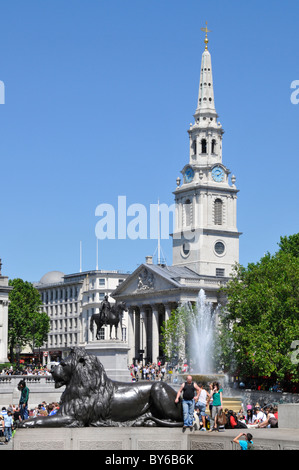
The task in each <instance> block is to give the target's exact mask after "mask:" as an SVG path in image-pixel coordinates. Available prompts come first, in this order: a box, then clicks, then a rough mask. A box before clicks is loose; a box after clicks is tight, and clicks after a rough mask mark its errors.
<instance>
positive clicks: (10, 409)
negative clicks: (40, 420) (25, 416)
mask: <svg viewBox="0 0 299 470" xmlns="http://www.w3.org/2000/svg"><path fill="white" fill-rule="evenodd" d="M58 410H59V403H56V402H52V403H46V402H45V401H43V402H42V403H41V404H39V405H38V406H36V407H35V408H31V409H29V418H31V417H32V418H33V417H36V416H52V415H54V414H55V413H57V411H58ZM21 422H22V413H21V408H20V406H19V405H8V406H7V407H5V406H4V407H2V409H1V410H0V444H4V443H7V442H9V441H10V439H11V438H12V436H13V434H14V431H15V430H16V428H17V427H18V426H19V423H21Z"/></svg>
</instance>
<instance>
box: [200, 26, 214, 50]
mask: <svg viewBox="0 0 299 470" xmlns="http://www.w3.org/2000/svg"><path fill="white" fill-rule="evenodd" d="M201 30H202V31H203V32H204V33H206V37H205V45H206V47H205V51H207V50H208V42H209V40H208V33H211V32H212V31H210V30H209V29H208V22H207V21H206V27H205V28H201Z"/></svg>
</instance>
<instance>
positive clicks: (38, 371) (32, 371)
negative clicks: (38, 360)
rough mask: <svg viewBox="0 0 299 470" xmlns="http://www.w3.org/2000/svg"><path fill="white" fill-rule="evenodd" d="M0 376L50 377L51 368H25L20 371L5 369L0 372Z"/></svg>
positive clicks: (11, 368)
mask: <svg viewBox="0 0 299 470" xmlns="http://www.w3.org/2000/svg"><path fill="white" fill-rule="evenodd" d="M0 375H46V376H48V375H51V367H46V366H45V367H35V366H27V367H25V368H22V369H18V368H13V367H12V366H11V367H5V368H3V369H2V370H1V372H0Z"/></svg>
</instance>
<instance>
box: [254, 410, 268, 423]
mask: <svg viewBox="0 0 299 470" xmlns="http://www.w3.org/2000/svg"><path fill="white" fill-rule="evenodd" d="M266 419H267V417H266V415H265V413H264V412H263V411H262V410H261V409H260V407H259V406H256V407H255V408H254V414H253V423H254V424H260V423H263V422H264V421H266Z"/></svg>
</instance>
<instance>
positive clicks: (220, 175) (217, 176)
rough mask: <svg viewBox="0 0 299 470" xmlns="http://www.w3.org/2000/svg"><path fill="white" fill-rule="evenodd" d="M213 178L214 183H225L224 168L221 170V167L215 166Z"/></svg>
mask: <svg viewBox="0 0 299 470" xmlns="http://www.w3.org/2000/svg"><path fill="white" fill-rule="evenodd" d="M212 178H213V180H214V181H216V182H217V183H221V181H223V179H224V171H223V168H221V166H215V167H214V168H213V170H212Z"/></svg>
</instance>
